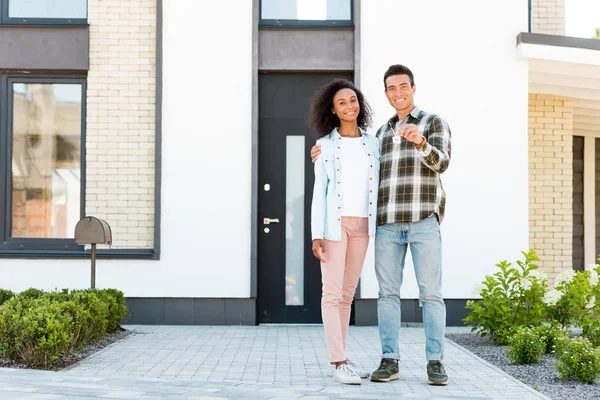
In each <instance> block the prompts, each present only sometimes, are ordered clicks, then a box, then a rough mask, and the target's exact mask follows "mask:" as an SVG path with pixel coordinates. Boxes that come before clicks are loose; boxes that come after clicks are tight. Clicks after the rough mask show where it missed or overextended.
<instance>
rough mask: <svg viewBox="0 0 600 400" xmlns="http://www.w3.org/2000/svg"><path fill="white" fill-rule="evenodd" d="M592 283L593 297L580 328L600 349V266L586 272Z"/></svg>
mask: <svg viewBox="0 0 600 400" xmlns="http://www.w3.org/2000/svg"><path fill="white" fill-rule="evenodd" d="M586 273H587V274H588V276H589V281H590V292H591V297H590V299H589V302H588V304H587V306H586V308H587V312H585V313H583V316H582V318H581V321H580V322H579V326H581V330H582V335H583V336H584V337H586V338H588V339H589V340H590V342H592V344H593V345H594V347H600V318H599V317H600V279H598V276H599V275H600V266H599V265H596V267H595V268H593V269H591V270H590V271H586Z"/></svg>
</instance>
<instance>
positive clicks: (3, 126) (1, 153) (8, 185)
mask: <svg viewBox="0 0 600 400" xmlns="http://www.w3.org/2000/svg"><path fill="white" fill-rule="evenodd" d="M13 83H25V84H31V83H40V84H80V85H81V143H80V157H81V159H80V169H81V171H80V174H81V175H80V176H81V186H80V210H79V213H80V218H83V217H84V216H85V187H86V184H85V183H86V176H85V165H86V163H85V159H86V151H85V142H86V140H85V138H86V135H85V133H86V130H85V129H86V97H87V96H86V93H87V79H86V77H85V76H72V75H70V76H64V75H58V74H54V75H30V74H27V75H24V74H12V73H4V74H3V73H2V72H0V218H1V219H0V255H1V253H3V252H12V253H14V252H15V251H27V252H31V251H33V252H36V251H40V252H43V253H44V254H46V253H47V252H48V251H63V252H64V251H65V250H66V251H68V250H77V251H83V250H84V246H81V245H77V244H76V243H75V239H74V238H70V239H46V238H13V237H11V228H12V195H11V193H12V175H13V174H12V158H13V157H12V137H13V121H12V120H13V88H12V87H13Z"/></svg>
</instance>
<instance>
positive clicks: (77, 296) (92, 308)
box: [72, 291, 109, 343]
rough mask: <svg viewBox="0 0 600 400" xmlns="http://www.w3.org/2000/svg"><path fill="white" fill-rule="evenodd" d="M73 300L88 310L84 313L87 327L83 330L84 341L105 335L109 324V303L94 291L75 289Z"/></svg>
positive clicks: (83, 316)
mask: <svg viewBox="0 0 600 400" xmlns="http://www.w3.org/2000/svg"><path fill="white" fill-rule="evenodd" d="M72 301H73V302H75V303H77V304H80V305H81V306H82V307H83V308H84V309H85V310H86V311H87V313H86V314H84V315H82V319H83V320H84V323H85V325H86V328H87V329H85V330H82V333H81V336H82V343H86V342H89V341H91V340H95V339H98V338H101V337H102V336H104V335H105V334H106V326H107V324H108V316H109V313H108V304H107V303H106V302H105V301H103V299H101V298H100V296H98V295H97V294H96V293H95V292H93V291H75V292H73V293H72Z"/></svg>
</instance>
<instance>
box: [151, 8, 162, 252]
mask: <svg viewBox="0 0 600 400" xmlns="http://www.w3.org/2000/svg"><path fill="white" fill-rule="evenodd" d="M162 16H163V2H162V0H157V1H156V105H155V107H154V110H155V111H154V114H155V115H154V129H155V138H154V143H155V144H154V254H153V259H154V260H160V240H161V236H160V227H161V224H160V218H161V198H162V197H161V190H162V186H161V185H162V183H161V182H162V92H163V84H162V73H163V68H162V66H163V62H162V61H163V51H162V45H163V24H162Z"/></svg>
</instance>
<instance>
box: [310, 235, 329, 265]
mask: <svg viewBox="0 0 600 400" xmlns="http://www.w3.org/2000/svg"><path fill="white" fill-rule="evenodd" d="M312 251H313V254H314V255H315V257H316V258H317V259H318V260H319V261H321V262H322V263H326V262H327V259H326V258H325V241H324V240H323V239H315V240H313V242H312Z"/></svg>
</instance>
